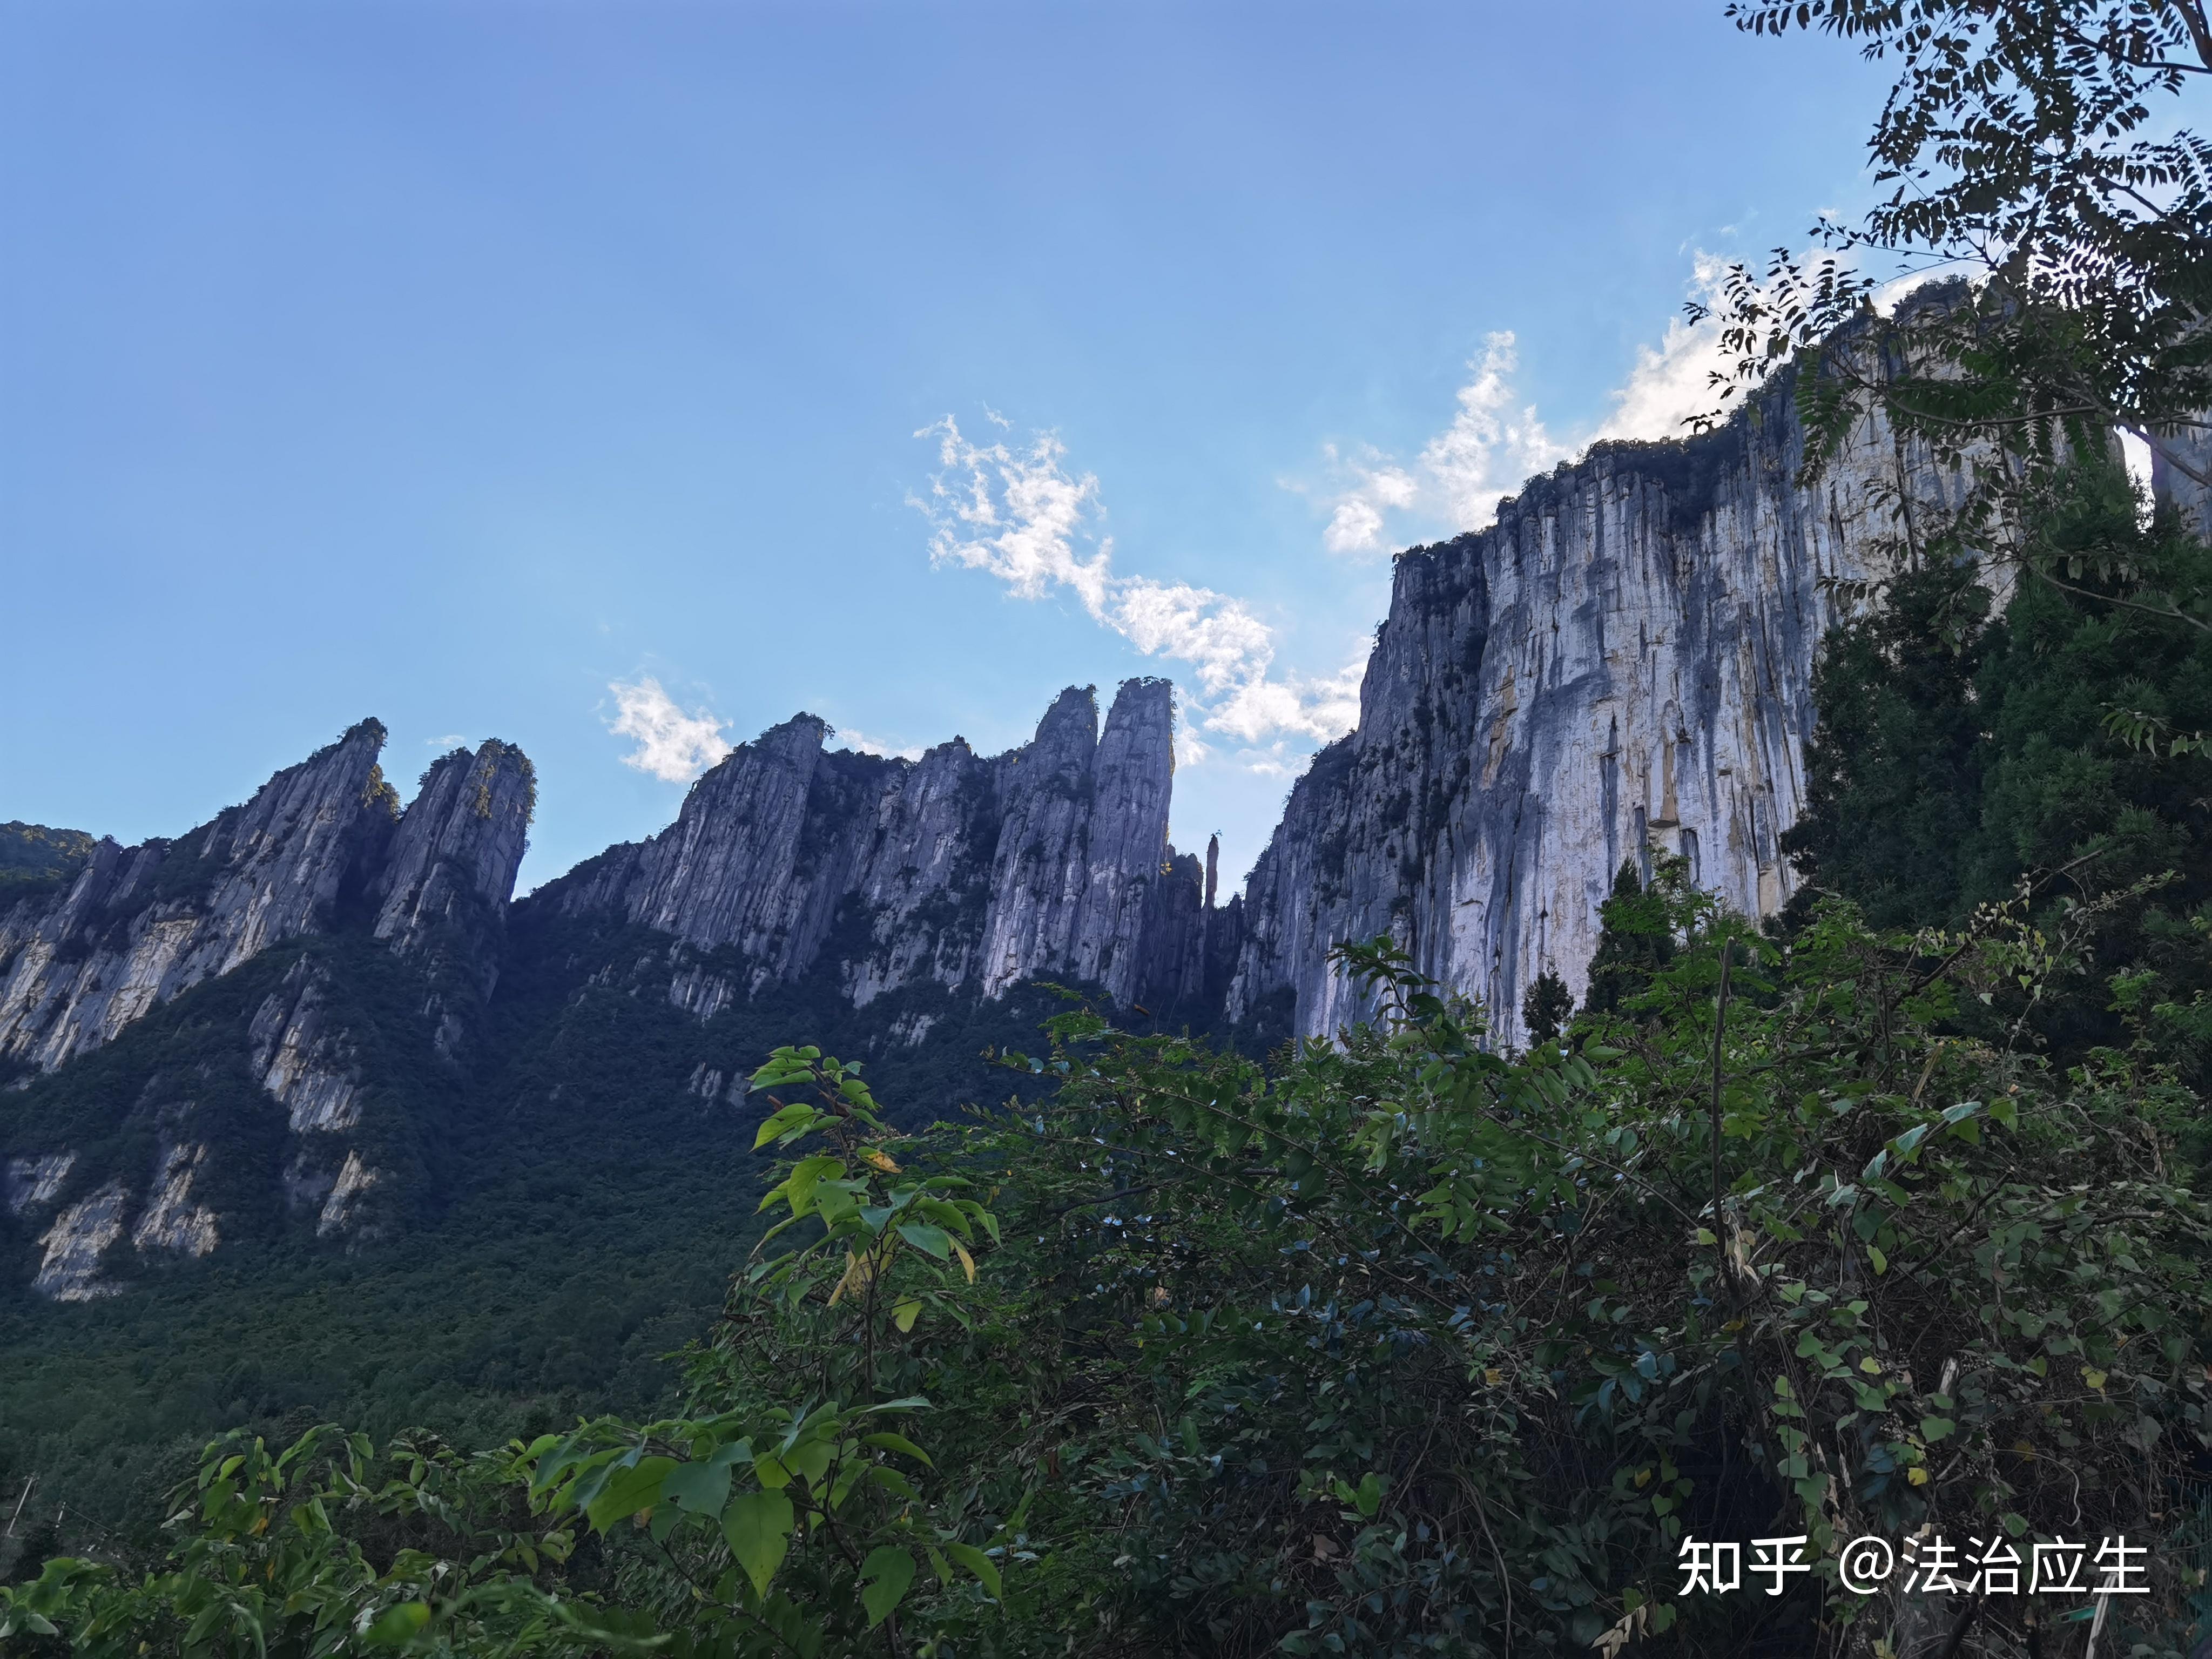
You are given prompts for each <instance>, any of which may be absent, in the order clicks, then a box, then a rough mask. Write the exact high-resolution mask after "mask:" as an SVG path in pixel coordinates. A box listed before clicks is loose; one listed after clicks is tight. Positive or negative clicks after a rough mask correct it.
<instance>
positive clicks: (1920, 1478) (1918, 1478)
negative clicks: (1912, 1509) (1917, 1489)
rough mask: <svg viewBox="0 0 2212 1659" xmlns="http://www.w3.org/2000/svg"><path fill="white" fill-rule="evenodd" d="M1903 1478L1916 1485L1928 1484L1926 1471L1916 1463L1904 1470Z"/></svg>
mask: <svg viewBox="0 0 2212 1659" xmlns="http://www.w3.org/2000/svg"><path fill="white" fill-rule="evenodd" d="M1905 1479H1906V1480H1910V1481H1911V1483H1912V1484H1913V1485H1914V1486H1926V1485H1927V1484H1928V1471H1927V1470H1925V1469H1923V1468H1921V1467H1920V1466H1919V1465H1918V1464H1917V1463H1916V1464H1915V1465H1913V1467H1912V1468H1909V1469H1907V1470H1906V1471H1905Z"/></svg>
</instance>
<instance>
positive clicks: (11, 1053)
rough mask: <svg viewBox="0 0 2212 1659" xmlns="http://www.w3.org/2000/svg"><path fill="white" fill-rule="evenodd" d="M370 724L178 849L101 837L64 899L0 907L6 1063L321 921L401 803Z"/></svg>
mask: <svg viewBox="0 0 2212 1659" xmlns="http://www.w3.org/2000/svg"><path fill="white" fill-rule="evenodd" d="M383 743H384V728H383V726H380V725H379V724H378V723H377V722H376V721H374V720H363V721H362V723H361V724H360V725H358V726H355V727H353V728H352V729H351V730H350V731H349V732H346V733H345V735H344V736H343V737H342V738H339V739H338V740H337V742H336V743H334V744H331V745H330V746H329V747H328V748H326V749H323V750H318V751H317V752H316V753H315V754H313V756H311V757H308V758H307V760H305V761H302V762H301V763H300V764H299V765H297V766H293V767H288V768H287V769H285V770H283V771H282V772H279V773H278V774H277V775H276V776H275V777H273V778H271V779H270V781H268V782H267V783H265V784H264V785H263V786H262V787H261V789H260V790H259V792H258V793H256V794H255V795H254V797H253V799H251V800H249V801H248V802H246V805H243V806H234V807H232V808H230V809H229V810H228V811H225V812H223V813H222V814H220V815H219V816H218V817H216V818H215V820H214V821H213V822H212V823H206V824H203V825H202V826H201V827H200V828H198V829H195V830H193V831H192V832H191V834H189V835H186V836H182V837H180V838H179V839H177V840H175V841H149V842H146V843H145V844H144V845H143V846H140V847H134V848H122V847H118V846H117V845H116V844H115V843H114V842H112V841H103V842H100V844H99V846H98V847H97V848H94V852H93V854H92V857H91V860H90V861H89V862H88V864H87V865H86V866H85V867H84V868H83V870H82V871H81V872H79V873H78V875H77V877H76V880H75V882H74V883H72V884H70V888H69V890H68V891H67V892H66V893H64V894H63V895H62V896H59V897H58V899H54V900H52V901H50V902H44V903H41V902H37V901H35V900H32V901H25V902H18V903H17V904H15V906H14V907H13V908H9V909H8V910H6V911H5V912H0V1059H12V1060H19V1061H21V1060H27V1061H29V1062H30V1063H31V1064H33V1065H34V1066H37V1067H38V1068H39V1069H40V1070H42V1071H51V1070H52V1069H53V1068H54V1067H55V1066H58V1065H60V1064H61V1063H62V1062H63V1061H64V1060H67V1059H68V1058H69V1057H70V1055H72V1054H81V1053H82V1052H83V1051H84V1050H86V1049H88V1048H94V1047H95V1046H97V1045H98V1044H100V1043H102V1042H106V1041H107V1040H108V1039H110V1038H111V1037H112V1036H115V1034H116V1033H117V1032H118V1031H120V1030H123V1029H124V1027H125V1026H126V1025H128V1024H131V1021H133V1020H135V1019H137V1018H139V1017H140V1016H141V1015H143V1014H144V1013H145V1012H147V1011H148V1010H149V1009H151V1008H153V1007H155V1006H158V1005H159V1004H161V1003H163V1002H166V1001H167V1000H169V999H170V998H172V997H173V996H175V995H176V994H178V993H179V992H180V991H183V990H186V989H188V988H190V987H191V986H194V985H197V984H198V983H199V982H200V981H203V980H206V979H210V978H212V977H214V976H215V975H217V974H222V973H227V972H228V971H229V970H230V969H233V968H235V967H236V966H238V965H239V963H242V962H246V961H247V960H249V959H251V958H252V957H254V956H256V955H258V953H259V952H260V951H264V950H265V949H266V948H268V947H269V946H270V945H276V944H279V943H281V942H283V940H286V939H292V938H295V937H296V936H298V935H300V934H301V933H311V932H317V931H320V930H321V929H323V928H325V927H328V926H329V925H330V922H331V917H332V915H333V912H334V910H335V908H336V906H337V901H338V896H339V894H340V891H341V890H342V889H343V886H344V885H345V883H346V879H347V877H348V874H349V872H353V871H356V870H358V869H359V868H360V867H361V866H362V865H363V864H364V862H367V861H370V860H374V858H375V857H376V856H377V854H379V853H380V850H381V848H382V845H383V843H384V842H385V841H386V838H388V837H389V836H390V834H391V831H392V825H393V823H394V821H395V819H396V818H397V817H398V812H397V807H398V802H397V800H396V799H394V797H393V795H392V790H391V787H390V786H388V785H387V784H386V783H385V781H384V778H383V774H382V773H381V772H380V770H379V769H378V768H377V764H376V757H377V751H378V750H379V749H380V748H381V747H382V746H383Z"/></svg>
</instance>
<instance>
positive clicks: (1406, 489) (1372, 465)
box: [1293, 252, 1726, 555]
mask: <svg viewBox="0 0 2212 1659" xmlns="http://www.w3.org/2000/svg"><path fill="white" fill-rule="evenodd" d="M1725 270H1726V262H1725V261H1723V259H1721V258H1717V256H1715V255H1712V254H1708V253H1703V252H1700V253H1699V254H1698V255H1697V256H1696V258H1695V260H1694V262H1693V264H1692V277H1691V283H1690V288H1691V292H1692V295H1695V296H1696V297H1698V298H1700V299H1704V300H1708V301H1709V300H1710V299H1711V297H1712V296H1713V295H1715V293H1717V289H1718V287H1719V283H1720V280H1721V277H1722V276H1723V274H1724V272H1725ZM1720 366H1721V350H1720V325H1719V324H1718V323H1717V322H1716V321H1714V320H1712V319H1707V320H1705V322H1702V323H1696V324H1692V323H1691V322H1689V321H1687V320H1686V319H1683V318H1680V317H1677V318H1675V319H1673V320H1672V321H1670V322H1669V323H1668V325H1667V331H1666V333H1665V334H1664V335H1663V336H1662V337H1661V338H1660V341H1659V343H1657V344H1656V345H1647V346H1644V347H1643V348H1641V349H1639V350H1638V353H1637V357H1636V363H1635V366H1634V367H1633V368H1632V369H1631V370H1630V371H1629V375H1628V379H1627V380H1626V383H1624V384H1623V385H1622V386H1620V389H1619V390H1617V391H1616V392H1613V410H1612V412H1611V413H1610V414H1608V415H1607V416H1606V417H1605V419H1604V420H1603V421H1601V422H1599V423H1598V424H1597V425H1596V426H1595V427H1593V428H1589V430H1587V431H1583V432H1580V433H1575V434H1571V435H1567V436H1566V437H1564V438H1555V437H1554V436H1553V435H1552V434H1551V432H1550V431H1549V430H1548V429H1547V428H1546V426H1545V424H1544V422H1543V420H1542V418H1541V416H1539V415H1538V414H1537V412H1536V407H1535V405H1534V404H1533V403H1529V402H1524V401H1523V399H1522V396H1521V393H1520V392H1519V391H1518V390H1517V388H1516V385H1515V379H1514V377H1515V374H1516V372H1517V371H1518V369H1519V368H1520V362H1519V357H1518V355H1517V352H1516V342H1515V339H1514V337H1513V335H1512V334H1511V333H1510V332H1505V331H1501V332H1498V333H1494V334H1492V335H1490V336H1488V337H1486V339H1485V340H1484V342H1483V349H1482V350H1481V352H1480V354H1479V355H1477V356H1474V357H1473V358H1471V359H1470V360H1469V361H1468V366H1467V368H1468V379H1467V380H1466V382H1465V384H1463V385H1462V386H1461V387H1460V389H1459V392H1458V394H1457V397H1456V399H1455V401H1456V403H1457V405H1458V407H1457V408H1456V409H1455V410H1454V412H1453V415H1452V419H1451V423H1450V424H1449V426H1447V427H1445V428H1443V430H1442V431H1440V432H1438V433H1437V435H1435V436H1434V437H1432V438H1431V439H1430V440H1429V441H1428V442H1427V443H1425V444H1424V445H1423V446H1422V447H1421V451H1420V453H1419V455H1418V456H1416V457H1415V458H1414V459H1413V460H1412V461H1410V462H1401V461H1400V460H1399V459H1396V458H1395V457H1394V456H1392V455H1389V454H1388V453H1384V452H1383V451H1381V450H1377V449H1375V448H1372V447H1361V448H1359V449H1358V450H1357V451H1356V452H1355V453H1351V454H1346V453H1345V452H1344V451H1343V450H1342V449H1341V448H1340V447H1339V446H1336V445H1334V444H1331V445H1326V446H1324V447H1323V448H1322V458H1323V463H1324V470H1325V473H1326V477H1327V480H1328V483H1327V486H1326V487H1325V488H1323V489H1321V490H1319V491H1318V492H1315V491H1313V489H1312V487H1311V486H1310V485H1308V486H1293V487H1297V488H1303V489H1307V490H1308V491H1309V493H1319V494H1320V495H1322V503H1323V505H1324V507H1326V508H1327V510H1328V522H1327V523H1326V524H1325V525H1324V526H1323V527H1322V546H1323V547H1325V548H1327V549H1328V550H1329V551H1330V552H1332V553H1341V554H1351V555H1376V554H1383V553H1388V552H1390V551H1392V550H1395V549H1396V548H1398V547H1401V546H1403V545H1405V544H1406V543H1407V542H1408V541H1410V540H1413V539H1416V538H1417V536H1418V534H1419V532H1423V531H1431V532H1433V531H1437V530H1443V531H1447V532H1461V531H1468V530H1480V529H1481V528H1482V527H1483V526H1486V525H1487V524H1488V523H1489V522H1490V520H1491V519H1492V515H1494V514H1495V513H1496V512H1497V510H1498V501H1500V500H1502V499H1503V498H1504V497H1505V496H1507V495H1513V494H1515V493H1516V492H1517V491H1518V490H1519V489H1520V488H1521V486H1522V484H1523V483H1526V482H1527V481H1528V479H1529V478H1530V477H1534V476H1535V475H1536V474H1538V473H1541V472H1546V471H1550V470H1551V469H1552V468H1553V467H1554V466H1557V465H1559V463H1560V462H1561V461H1564V460H1566V459H1570V458H1571V457H1572V456H1574V455H1577V454H1579V453H1582V452H1583V450H1584V449H1587V448H1588V447H1589V446H1590V445H1591V444H1593V443H1597V442H1600V441H1604V440H1607V439H1631V438H1633V439H1652V438H1670V437H1679V436H1680V435H1681V432H1682V425H1683V422H1685V421H1686V420H1687V419H1689V418H1690V417H1691V416H1693V415H1697V414H1699V413H1702V412H1703V411H1705V410H1708V409H1710V408H1711V407H1712V404H1713V392H1712V388H1711V385H1710V383H1709V380H1708V378H1707V377H1708V376H1709V375H1710V374H1711V372H1712V371H1713V370H1714V369H1716V368H1719V367H1720Z"/></svg>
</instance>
